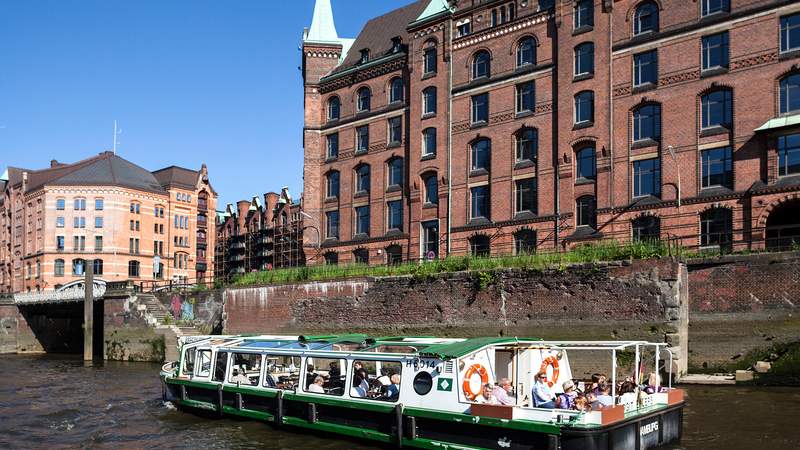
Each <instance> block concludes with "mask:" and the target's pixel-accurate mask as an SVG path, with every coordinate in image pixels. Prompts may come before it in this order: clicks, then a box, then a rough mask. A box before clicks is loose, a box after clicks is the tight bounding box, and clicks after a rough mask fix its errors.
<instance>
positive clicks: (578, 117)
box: [575, 91, 594, 125]
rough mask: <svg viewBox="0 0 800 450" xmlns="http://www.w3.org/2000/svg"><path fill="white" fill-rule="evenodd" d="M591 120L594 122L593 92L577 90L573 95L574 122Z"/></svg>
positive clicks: (580, 122) (586, 122)
mask: <svg viewBox="0 0 800 450" xmlns="http://www.w3.org/2000/svg"><path fill="white" fill-rule="evenodd" d="M592 122H594V92H592V91H582V92H578V93H577V94H576V95H575V124H576V125H577V124H591V123H592Z"/></svg>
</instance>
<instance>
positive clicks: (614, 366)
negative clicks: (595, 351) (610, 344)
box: [611, 349, 617, 398]
mask: <svg viewBox="0 0 800 450" xmlns="http://www.w3.org/2000/svg"><path fill="white" fill-rule="evenodd" d="M611 397H612V398H617V349H613V350H611Z"/></svg>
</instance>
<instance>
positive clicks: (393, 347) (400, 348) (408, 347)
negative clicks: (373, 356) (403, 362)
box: [370, 345, 427, 353]
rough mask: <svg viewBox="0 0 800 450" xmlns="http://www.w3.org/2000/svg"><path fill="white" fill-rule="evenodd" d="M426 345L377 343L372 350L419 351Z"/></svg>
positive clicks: (380, 351) (390, 351) (379, 351)
mask: <svg viewBox="0 0 800 450" xmlns="http://www.w3.org/2000/svg"><path fill="white" fill-rule="evenodd" d="M425 347H427V345H421V346H420V345H413V346H412V345H377V346H375V347H373V348H371V349H370V350H371V351H374V352H377V353H417V352H418V351H419V350H420V349H421V348H425Z"/></svg>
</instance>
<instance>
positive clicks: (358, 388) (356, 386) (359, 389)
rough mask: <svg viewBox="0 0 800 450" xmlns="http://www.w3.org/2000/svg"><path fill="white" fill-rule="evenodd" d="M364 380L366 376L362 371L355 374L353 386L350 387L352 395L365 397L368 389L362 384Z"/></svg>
mask: <svg viewBox="0 0 800 450" xmlns="http://www.w3.org/2000/svg"><path fill="white" fill-rule="evenodd" d="M363 382H364V378H363V377H362V375H361V371H358V372H356V373H354V374H353V386H352V387H351V388H350V396H351V397H359V398H364V397H366V396H367V390H366V389H364V388H363V385H362V383H363Z"/></svg>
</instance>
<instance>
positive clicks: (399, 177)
mask: <svg viewBox="0 0 800 450" xmlns="http://www.w3.org/2000/svg"><path fill="white" fill-rule="evenodd" d="M386 166H387V167H386V169H387V170H386V171H387V172H388V180H387V181H388V182H387V185H388V186H389V187H392V186H395V187H401V186H402V185H403V158H400V157H397V158H392V159H390V160H389V162H388V163H386Z"/></svg>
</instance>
